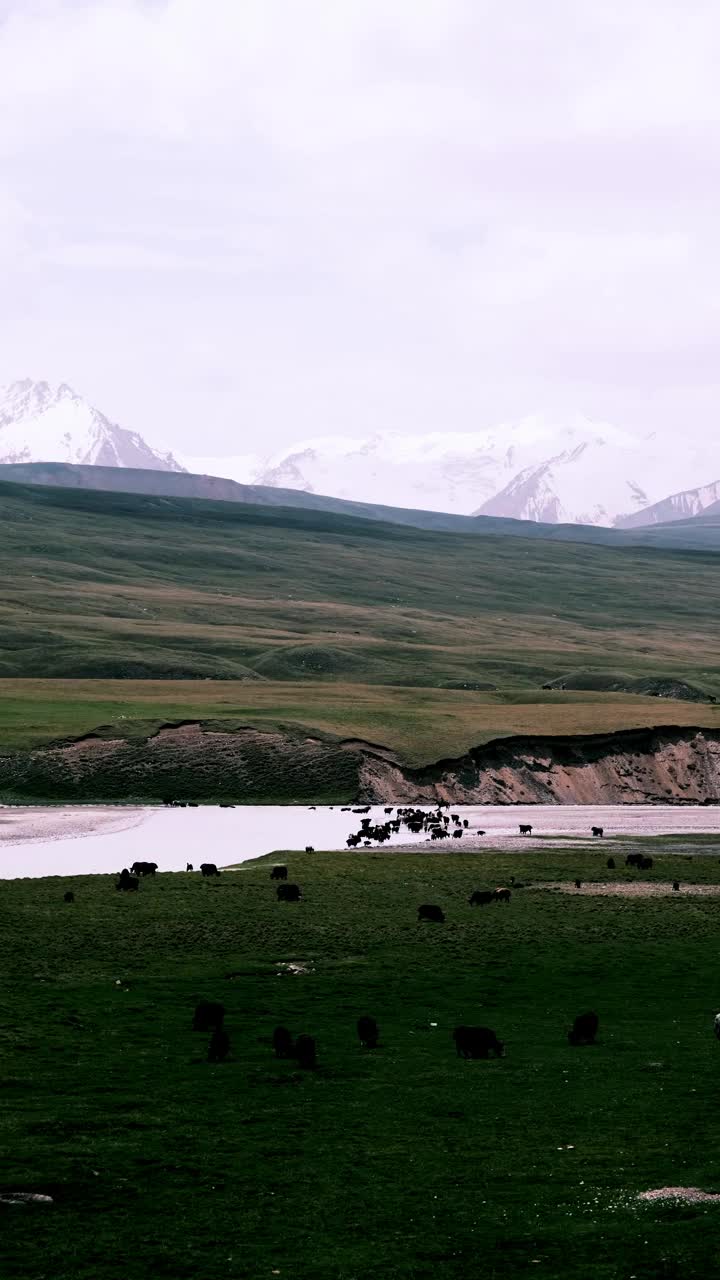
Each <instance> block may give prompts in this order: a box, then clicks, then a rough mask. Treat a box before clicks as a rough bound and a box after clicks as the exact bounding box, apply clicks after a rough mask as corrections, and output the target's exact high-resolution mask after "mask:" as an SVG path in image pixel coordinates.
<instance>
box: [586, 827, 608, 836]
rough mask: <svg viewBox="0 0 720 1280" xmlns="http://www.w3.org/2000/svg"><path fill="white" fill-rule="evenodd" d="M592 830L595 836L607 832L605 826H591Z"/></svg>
mask: <svg viewBox="0 0 720 1280" xmlns="http://www.w3.org/2000/svg"><path fill="white" fill-rule="evenodd" d="M590 830H591V831H592V833H593V835H594V836H602V835H604V834H605V828H604V827H591V828H590Z"/></svg>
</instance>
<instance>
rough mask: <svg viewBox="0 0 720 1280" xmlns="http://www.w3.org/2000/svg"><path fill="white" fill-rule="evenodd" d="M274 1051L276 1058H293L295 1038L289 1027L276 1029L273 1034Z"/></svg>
mask: <svg viewBox="0 0 720 1280" xmlns="http://www.w3.org/2000/svg"><path fill="white" fill-rule="evenodd" d="M272 1043H273V1049H274V1050H275V1057H276V1058H292V1056H293V1049H294V1044H293V1038H292V1036H291V1035H290V1032H289V1031H288V1029H287V1027H276V1028H275V1030H274V1031H273V1034H272Z"/></svg>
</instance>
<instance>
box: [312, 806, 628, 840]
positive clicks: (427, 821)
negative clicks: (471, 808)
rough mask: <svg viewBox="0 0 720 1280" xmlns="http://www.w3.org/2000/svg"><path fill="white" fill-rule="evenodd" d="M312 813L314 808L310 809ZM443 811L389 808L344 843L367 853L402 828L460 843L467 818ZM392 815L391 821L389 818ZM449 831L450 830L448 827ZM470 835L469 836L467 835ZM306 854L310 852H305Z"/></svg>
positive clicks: (596, 830)
mask: <svg viewBox="0 0 720 1280" xmlns="http://www.w3.org/2000/svg"><path fill="white" fill-rule="evenodd" d="M310 807H311V808H312V809H314V808H315V805H311V806H310ZM443 809H448V810H449V809H450V805H449V804H446V803H445V802H444V801H440V802H439V803H438V805H437V808H435V809H431V810H430V811H429V812H426V810H425V809H415V808H412V807H406V808H402V807H400V808H397V809H395V808H394V807H393V806H391V805H389V806H387V807H386V809H385V820H384V821H383V822H373V820H372V818H368V817H363V818H361V819H360V828H359V830H358V831H352V832H351V833H350V835H349V836H348V838H347V840H346V841H345V843H346V845H347V847H348V849H357V848H359V847H360V845H362V846H363V847H364V848H366V849H369V848H370V847H371V846H372V844H373V843H376V844H384V843H385V841H386V840H389V839H390V837H391V836H393V835H399V834H400V831H401V830H402V828H403V827H407V829H408V831H411V832H412V833H413V834H414V835H420V834H423V833H424V834H425V835H427V836H429V837H430V839H431V840H448V839H450V837H452V838H453V840H460V839H462V837H463V835H464V834H465V832H466V831H468V829H469V826H470V822H469V819H468V818H461V817H460V814H459V813H443ZM369 812H370V805H363V806H362V807H361V808H357V809H351V808H350V807H349V806H347V807H343V808H342V809H341V813H357V814H368V813H369ZM393 813H394V814H395V817H394V818H393V817H392V816H391V815H392V814H393ZM451 823H452V824H453V825H452V830H451V829H450V824H451ZM519 831H520V835H521V836H531V835H532V833H533V828H532V824H531V823H529V822H521V823H519ZM590 831H591V834H592V835H593V836H604V834H605V828H604V827H597V826H595V827H591V828H590ZM468 833H469V832H468ZM472 834H473V835H477V836H484V835H485V834H486V833H485V831H483V830H482V829H481V828H480V827H477V828H476V829H475V831H474V832H473V833H472ZM306 852H312V850H310V849H308V850H306Z"/></svg>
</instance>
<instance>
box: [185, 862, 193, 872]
mask: <svg viewBox="0 0 720 1280" xmlns="http://www.w3.org/2000/svg"><path fill="white" fill-rule="evenodd" d="M192 869H193V864H192V862H186V863H185V870H186V871H192Z"/></svg>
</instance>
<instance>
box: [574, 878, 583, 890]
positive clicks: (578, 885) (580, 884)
mask: <svg viewBox="0 0 720 1280" xmlns="http://www.w3.org/2000/svg"><path fill="white" fill-rule="evenodd" d="M575 888H576V889H582V880H576V881H575Z"/></svg>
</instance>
